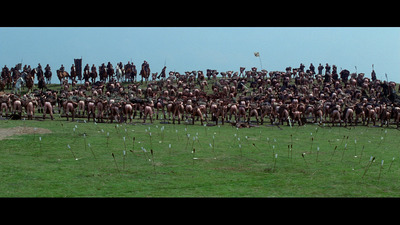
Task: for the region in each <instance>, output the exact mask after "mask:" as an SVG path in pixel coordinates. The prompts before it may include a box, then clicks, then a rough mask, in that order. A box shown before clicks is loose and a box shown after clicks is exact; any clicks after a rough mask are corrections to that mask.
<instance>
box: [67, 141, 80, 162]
mask: <svg viewBox="0 0 400 225" xmlns="http://www.w3.org/2000/svg"><path fill="white" fill-rule="evenodd" d="M67 147H68V149H69V150H70V151H71V153H72V156H73V157H74V159H75V160H78V159H77V158H76V157H75V154H74V152H73V151H72V149H71V146H69V144H68V145H67Z"/></svg>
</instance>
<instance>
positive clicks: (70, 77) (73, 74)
mask: <svg viewBox="0 0 400 225" xmlns="http://www.w3.org/2000/svg"><path fill="white" fill-rule="evenodd" d="M69 79H71V81H75V79H76V68H75V67H72V68H71V75H70V76H69Z"/></svg>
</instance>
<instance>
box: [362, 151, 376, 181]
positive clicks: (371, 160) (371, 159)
mask: <svg viewBox="0 0 400 225" xmlns="http://www.w3.org/2000/svg"><path fill="white" fill-rule="evenodd" d="M374 160H375V157H373V156H371V157H370V158H369V162H368V164H367V166H366V167H365V170H364V174H363V175H362V177H361V179H364V176H365V174H366V173H367V171H368V169H369V167H370V166H371V165H372V163H373V161H374Z"/></svg>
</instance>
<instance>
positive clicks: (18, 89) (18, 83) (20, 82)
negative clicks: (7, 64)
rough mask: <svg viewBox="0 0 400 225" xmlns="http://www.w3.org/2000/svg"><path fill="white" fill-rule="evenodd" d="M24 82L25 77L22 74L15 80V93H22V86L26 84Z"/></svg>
mask: <svg viewBox="0 0 400 225" xmlns="http://www.w3.org/2000/svg"><path fill="white" fill-rule="evenodd" d="M24 84H25V82H24V78H22V76H21V77H19V78H18V79H17V81H16V82H15V87H14V93H15V94H18V93H21V87H22V85H24Z"/></svg>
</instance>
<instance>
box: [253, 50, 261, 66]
mask: <svg viewBox="0 0 400 225" xmlns="http://www.w3.org/2000/svg"><path fill="white" fill-rule="evenodd" d="M254 56H255V57H258V58H259V59H260V66H261V70H262V69H263V66H262V62H261V57H260V53H259V52H254Z"/></svg>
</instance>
